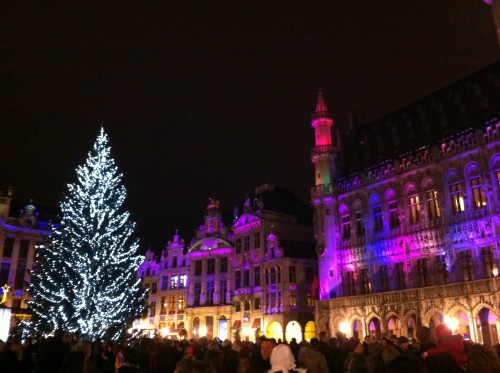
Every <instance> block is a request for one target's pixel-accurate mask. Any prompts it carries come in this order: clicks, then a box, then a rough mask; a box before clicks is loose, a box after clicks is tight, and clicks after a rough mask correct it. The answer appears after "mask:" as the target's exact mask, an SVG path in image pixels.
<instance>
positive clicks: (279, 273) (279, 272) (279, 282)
mask: <svg viewBox="0 0 500 373" xmlns="http://www.w3.org/2000/svg"><path fill="white" fill-rule="evenodd" d="M276 282H277V283H278V284H281V267H280V266H278V267H276Z"/></svg>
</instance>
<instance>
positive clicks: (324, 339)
mask: <svg viewBox="0 0 500 373" xmlns="http://www.w3.org/2000/svg"><path fill="white" fill-rule="evenodd" d="M332 339H334V338H332ZM318 349H319V351H320V352H321V353H322V354H323V356H324V357H325V359H326V364H327V365H328V370H329V371H330V372H333V369H334V367H335V352H334V349H333V347H332V346H330V339H329V338H328V333H327V332H325V331H321V332H320V333H319V345H318Z"/></svg>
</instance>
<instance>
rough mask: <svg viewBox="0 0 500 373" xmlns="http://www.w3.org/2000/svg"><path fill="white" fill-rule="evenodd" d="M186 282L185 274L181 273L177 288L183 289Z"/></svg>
mask: <svg viewBox="0 0 500 373" xmlns="http://www.w3.org/2000/svg"><path fill="white" fill-rule="evenodd" d="M186 284H187V275H186V274H182V275H180V276H179V289H184V288H185V287H186Z"/></svg>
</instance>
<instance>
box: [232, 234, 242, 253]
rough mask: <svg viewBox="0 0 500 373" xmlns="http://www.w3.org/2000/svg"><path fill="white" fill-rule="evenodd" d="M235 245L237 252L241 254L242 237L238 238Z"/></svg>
mask: <svg viewBox="0 0 500 373" xmlns="http://www.w3.org/2000/svg"><path fill="white" fill-rule="evenodd" d="M234 247H235V249H236V254H241V238H237V239H236V242H235V243H234Z"/></svg>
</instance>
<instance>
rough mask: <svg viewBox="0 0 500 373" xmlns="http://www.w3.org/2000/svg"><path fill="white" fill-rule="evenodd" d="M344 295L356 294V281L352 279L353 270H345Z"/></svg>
mask: <svg viewBox="0 0 500 373" xmlns="http://www.w3.org/2000/svg"><path fill="white" fill-rule="evenodd" d="M345 291H346V295H347V296H349V295H356V283H355V280H354V272H353V271H350V272H346V283H345Z"/></svg>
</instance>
